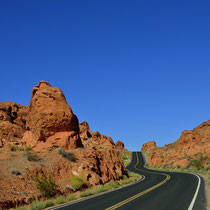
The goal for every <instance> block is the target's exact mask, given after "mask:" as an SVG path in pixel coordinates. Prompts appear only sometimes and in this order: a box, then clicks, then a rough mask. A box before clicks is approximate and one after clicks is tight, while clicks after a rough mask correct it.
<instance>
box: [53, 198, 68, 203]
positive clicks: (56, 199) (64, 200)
mask: <svg viewBox="0 0 210 210" xmlns="http://www.w3.org/2000/svg"><path fill="white" fill-rule="evenodd" d="M65 202H66V198H65V197H64V196H59V197H57V198H55V199H54V203H56V204H62V203H65Z"/></svg>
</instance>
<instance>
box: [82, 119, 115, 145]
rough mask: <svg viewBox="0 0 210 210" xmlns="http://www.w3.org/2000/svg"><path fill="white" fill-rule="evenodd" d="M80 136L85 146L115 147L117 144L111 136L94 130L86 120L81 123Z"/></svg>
mask: <svg viewBox="0 0 210 210" xmlns="http://www.w3.org/2000/svg"><path fill="white" fill-rule="evenodd" d="M79 129H80V138H81V140H82V143H83V145H84V147H86V148H95V149H103V148H105V149H113V148H115V144H114V142H113V140H112V138H111V137H107V136H105V135H103V134H100V133H99V132H98V131H96V132H92V131H91V130H90V128H89V125H88V123H87V122H86V121H84V122H82V123H80V124H79Z"/></svg>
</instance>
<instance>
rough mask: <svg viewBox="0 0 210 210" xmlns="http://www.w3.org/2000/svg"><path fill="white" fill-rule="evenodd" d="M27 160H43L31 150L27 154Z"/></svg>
mask: <svg viewBox="0 0 210 210" xmlns="http://www.w3.org/2000/svg"><path fill="white" fill-rule="evenodd" d="M26 159H27V160H28V161H34V162H38V161H40V160H41V158H40V157H39V156H38V155H37V154H35V153H33V152H31V151H30V150H28V151H27V153H26Z"/></svg>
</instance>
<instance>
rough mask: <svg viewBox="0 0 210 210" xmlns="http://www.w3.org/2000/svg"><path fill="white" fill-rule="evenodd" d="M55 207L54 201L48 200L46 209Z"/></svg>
mask: <svg viewBox="0 0 210 210" xmlns="http://www.w3.org/2000/svg"><path fill="white" fill-rule="evenodd" d="M53 205H54V202H53V201H52V200H47V201H46V202H45V208H47V207H50V206H53Z"/></svg>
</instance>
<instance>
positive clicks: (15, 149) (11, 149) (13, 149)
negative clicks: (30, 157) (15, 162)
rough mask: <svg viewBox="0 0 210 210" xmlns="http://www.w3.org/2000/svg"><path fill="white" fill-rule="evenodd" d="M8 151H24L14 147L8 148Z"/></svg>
mask: <svg viewBox="0 0 210 210" xmlns="http://www.w3.org/2000/svg"><path fill="white" fill-rule="evenodd" d="M10 151H12V152H15V151H24V149H23V148H22V147H15V146H12V147H11V148H10Z"/></svg>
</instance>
